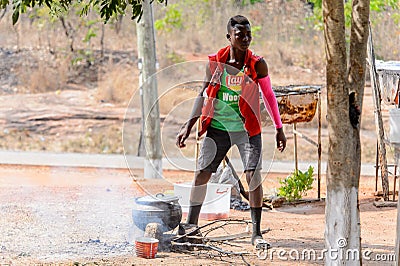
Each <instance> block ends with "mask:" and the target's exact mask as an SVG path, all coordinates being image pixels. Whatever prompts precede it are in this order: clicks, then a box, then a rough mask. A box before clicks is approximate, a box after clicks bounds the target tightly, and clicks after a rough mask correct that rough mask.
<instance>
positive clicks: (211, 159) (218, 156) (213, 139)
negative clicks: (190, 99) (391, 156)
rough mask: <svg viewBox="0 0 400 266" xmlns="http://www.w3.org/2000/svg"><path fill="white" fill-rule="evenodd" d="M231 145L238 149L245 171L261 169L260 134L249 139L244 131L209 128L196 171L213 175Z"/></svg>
mask: <svg viewBox="0 0 400 266" xmlns="http://www.w3.org/2000/svg"><path fill="white" fill-rule="evenodd" d="M233 145H236V146H237V147H238V149H239V153H240V157H241V158H242V162H243V168H244V170H245V171H251V170H256V169H257V170H259V169H261V151H262V141H261V134H258V135H255V136H252V137H249V135H248V134H247V132H246V131H241V132H226V131H222V130H219V129H215V128H212V127H209V128H208V129H207V135H206V137H205V138H204V140H203V144H202V146H201V150H200V156H199V160H198V170H201V171H209V172H212V173H215V172H216V171H217V168H218V166H219V165H220V163H221V162H222V160H223V159H224V158H225V155H226V153H227V152H228V151H229V149H230V148H231V147H232V146H233Z"/></svg>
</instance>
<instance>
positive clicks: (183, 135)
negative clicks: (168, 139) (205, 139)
mask: <svg viewBox="0 0 400 266" xmlns="http://www.w3.org/2000/svg"><path fill="white" fill-rule="evenodd" d="M189 135H190V129H189V128H188V127H187V126H186V125H184V126H183V127H182V128H181V130H180V131H179V133H178V135H176V146H178V148H184V147H186V144H185V141H186V139H187V138H188V137H189Z"/></svg>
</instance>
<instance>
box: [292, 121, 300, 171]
mask: <svg viewBox="0 0 400 266" xmlns="http://www.w3.org/2000/svg"><path fill="white" fill-rule="evenodd" d="M293 140H294V170H295V172H297V170H299V163H298V160H297V125H296V122H295V123H293Z"/></svg>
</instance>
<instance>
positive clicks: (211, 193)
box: [174, 183, 232, 220]
mask: <svg viewBox="0 0 400 266" xmlns="http://www.w3.org/2000/svg"><path fill="white" fill-rule="evenodd" d="M231 187H232V185H230V184H216V183H208V184H207V193H206V198H205V200H204V203H203V206H202V208H201V212H200V219H205V220H217V219H226V218H228V217H229V210H230V205H231ZM191 189H192V184H191V183H180V184H174V194H175V196H177V197H178V198H179V204H180V205H181V207H182V214H183V215H187V213H188V211H189V199H190V191H191Z"/></svg>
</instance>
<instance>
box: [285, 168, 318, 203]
mask: <svg viewBox="0 0 400 266" xmlns="http://www.w3.org/2000/svg"><path fill="white" fill-rule="evenodd" d="M313 175H314V168H313V167H312V166H310V167H308V170H307V172H304V173H303V172H302V171H300V170H297V171H296V170H295V171H294V172H293V173H292V174H290V175H289V176H287V177H286V178H285V179H283V180H279V184H281V187H280V188H279V189H278V195H279V196H282V197H285V198H286V200H287V201H289V202H290V201H295V200H299V199H301V198H302V197H303V196H305V195H307V191H308V190H310V189H312V183H313V181H314V179H313Z"/></svg>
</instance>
